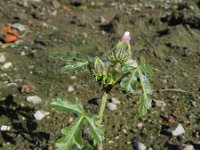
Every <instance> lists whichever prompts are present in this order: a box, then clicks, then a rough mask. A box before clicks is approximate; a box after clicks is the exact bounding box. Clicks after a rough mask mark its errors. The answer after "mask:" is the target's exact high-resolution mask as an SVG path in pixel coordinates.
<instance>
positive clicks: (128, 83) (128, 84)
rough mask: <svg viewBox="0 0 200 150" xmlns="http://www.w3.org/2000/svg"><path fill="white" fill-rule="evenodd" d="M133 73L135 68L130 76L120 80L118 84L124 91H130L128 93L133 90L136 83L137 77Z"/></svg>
mask: <svg viewBox="0 0 200 150" xmlns="http://www.w3.org/2000/svg"><path fill="white" fill-rule="evenodd" d="M135 73H136V70H135V71H134V72H132V73H131V76H130V77H129V78H124V79H122V81H121V82H120V86H121V87H122V89H124V90H125V91H126V92H130V93H133V92H135V89H136V84H137V77H136V76H135Z"/></svg>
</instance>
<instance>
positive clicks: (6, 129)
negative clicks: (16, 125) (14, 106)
mask: <svg viewBox="0 0 200 150" xmlns="http://www.w3.org/2000/svg"><path fill="white" fill-rule="evenodd" d="M10 129H11V127H10V126H6V125H2V126H1V131H10Z"/></svg>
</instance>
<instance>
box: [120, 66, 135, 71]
mask: <svg viewBox="0 0 200 150" xmlns="http://www.w3.org/2000/svg"><path fill="white" fill-rule="evenodd" d="M132 71H134V68H133V67H132V66H129V65H124V66H122V72H123V73H129V72H132Z"/></svg>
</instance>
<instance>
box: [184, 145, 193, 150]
mask: <svg viewBox="0 0 200 150" xmlns="http://www.w3.org/2000/svg"><path fill="white" fill-rule="evenodd" d="M182 150H194V146H193V145H189V144H185V145H184V146H183V149H182Z"/></svg>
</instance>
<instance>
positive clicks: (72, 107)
mask: <svg viewBox="0 0 200 150" xmlns="http://www.w3.org/2000/svg"><path fill="white" fill-rule="evenodd" d="M50 107H51V108H53V109H55V110H56V111H57V112H76V113H78V114H81V113H83V106H82V105H81V103H80V101H79V100H78V99H77V98H74V104H71V103H70V102H68V101H66V100H64V99H62V98H57V99H54V100H53V101H52V102H51V103H50Z"/></svg>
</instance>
